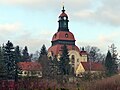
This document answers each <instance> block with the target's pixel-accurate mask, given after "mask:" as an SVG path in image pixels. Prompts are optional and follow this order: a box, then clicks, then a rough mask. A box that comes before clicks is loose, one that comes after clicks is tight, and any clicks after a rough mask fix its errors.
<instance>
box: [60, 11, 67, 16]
mask: <svg viewBox="0 0 120 90" xmlns="http://www.w3.org/2000/svg"><path fill="white" fill-rule="evenodd" d="M59 17H68V15H67V14H66V13H65V12H63V13H61V14H60V16H59Z"/></svg>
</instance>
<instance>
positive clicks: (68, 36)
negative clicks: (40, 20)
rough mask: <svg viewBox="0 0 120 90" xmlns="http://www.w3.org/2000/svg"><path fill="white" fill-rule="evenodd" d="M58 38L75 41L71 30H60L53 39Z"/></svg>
mask: <svg viewBox="0 0 120 90" xmlns="http://www.w3.org/2000/svg"><path fill="white" fill-rule="evenodd" d="M56 40H73V41H75V38H74V35H73V34H72V33H71V32H65V31H59V32H57V33H55V34H54V35H53V38H52V41H56Z"/></svg>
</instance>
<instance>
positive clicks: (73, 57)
mask: <svg viewBox="0 0 120 90" xmlns="http://www.w3.org/2000/svg"><path fill="white" fill-rule="evenodd" d="M71 63H72V64H74V63H75V56H74V55H72V56H71Z"/></svg>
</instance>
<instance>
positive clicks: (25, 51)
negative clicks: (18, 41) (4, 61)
mask: <svg viewBox="0 0 120 90" xmlns="http://www.w3.org/2000/svg"><path fill="white" fill-rule="evenodd" d="M22 61H23V62H29V61H31V60H30V56H29V53H28V48H27V46H25V48H24V49H23V52H22Z"/></svg>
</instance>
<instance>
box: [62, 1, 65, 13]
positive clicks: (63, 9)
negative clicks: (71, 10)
mask: <svg viewBox="0 0 120 90" xmlns="http://www.w3.org/2000/svg"><path fill="white" fill-rule="evenodd" d="M62 7H63V10H62V12H63V13H64V12H65V9H64V2H63V3H62Z"/></svg>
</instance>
